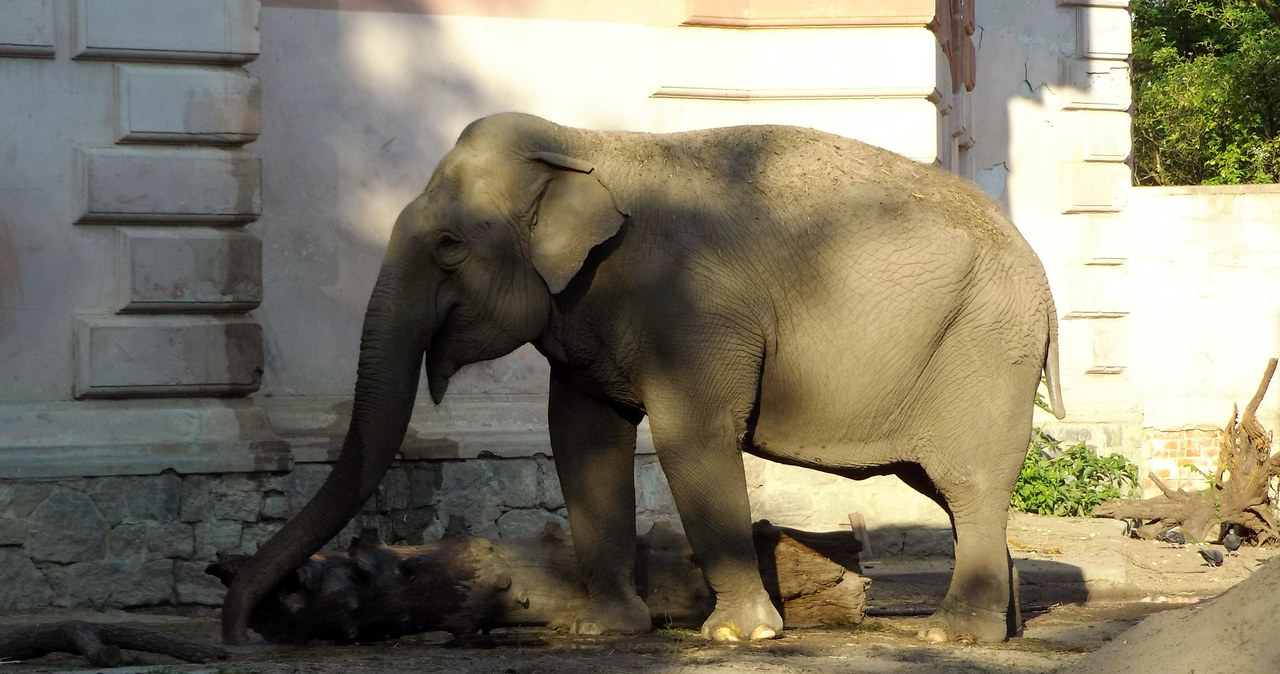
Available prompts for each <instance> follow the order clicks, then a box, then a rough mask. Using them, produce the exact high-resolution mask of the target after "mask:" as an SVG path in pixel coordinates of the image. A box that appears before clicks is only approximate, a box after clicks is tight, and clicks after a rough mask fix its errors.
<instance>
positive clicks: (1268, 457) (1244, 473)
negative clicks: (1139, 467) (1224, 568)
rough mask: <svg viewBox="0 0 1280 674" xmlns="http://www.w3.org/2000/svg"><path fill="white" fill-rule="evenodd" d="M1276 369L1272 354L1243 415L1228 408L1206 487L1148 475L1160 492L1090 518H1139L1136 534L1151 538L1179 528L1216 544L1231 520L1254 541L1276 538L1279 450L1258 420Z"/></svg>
mask: <svg viewBox="0 0 1280 674" xmlns="http://www.w3.org/2000/svg"><path fill="white" fill-rule="evenodd" d="M1275 371H1276V359H1275V358H1272V359H1271V360H1270V361H1268V363H1267V367H1266V371H1265V372H1264V373H1263V376H1262V381H1261V382H1260V383H1259V384H1258V389H1257V391H1256V392H1255V393H1254V395H1253V398H1252V399H1251V400H1250V401H1249V404H1248V405H1247V406H1246V407H1245V409H1244V413H1243V414H1240V413H1239V410H1238V408H1237V407H1234V406H1233V407H1232V410H1231V420H1230V421H1228V422H1227V425H1226V426H1224V427H1223V429H1222V434H1221V437H1219V439H1218V462H1217V465H1218V468H1217V470H1216V471H1215V472H1214V474H1213V475H1211V476H1207V477H1208V480H1207V481H1208V483H1209V486H1208V487H1207V488H1206V489H1203V490H1200V491H1192V492H1188V491H1185V490H1183V489H1176V490H1175V489H1170V488H1169V487H1168V486H1167V485H1165V484H1164V482H1162V481H1161V480H1160V478H1159V477H1157V476H1156V475H1155V474H1154V473H1152V474H1151V475H1150V477H1151V479H1152V481H1153V482H1155V484H1156V486H1157V487H1159V489H1160V491H1161V495H1160V496H1157V497H1154V498H1149V499H1141V500H1138V499H1123V500H1114V501H1107V502H1106V503H1102V504H1099V505H1098V506H1097V507H1096V508H1094V509H1093V516H1094V517H1113V518H1116V519H1136V520H1140V521H1141V522H1142V524H1140V525H1139V526H1138V527H1136V528H1135V529H1133V531H1134V533H1135V534H1136V535H1137V536H1138V537H1139V538H1148V539H1150V538H1155V537H1156V536H1158V535H1160V534H1161V533H1163V532H1165V531H1168V530H1170V529H1173V528H1175V527H1178V528H1180V529H1181V531H1182V534H1183V536H1184V537H1185V538H1186V539H1187V540H1188V541H1193V542H1217V541H1219V540H1221V537H1222V535H1223V534H1224V533H1225V528H1226V525H1230V524H1236V525H1240V526H1243V527H1244V528H1245V529H1247V530H1248V532H1246V533H1249V537H1250V538H1253V539H1254V540H1255V542H1256V543H1257V544H1258V545H1265V544H1268V543H1272V542H1280V522H1278V521H1277V517H1276V512H1275V509H1274V504H1273V503H1272V502H1271V494H1270V490H1271V483H1272V481H1273V480H1274V479H1276V477H1278V476H1280V454H1275V455H1272V454H1271V434H1270V433H1269V432H1268V431H1267V430H1266V429H1265V428H1263V426H1262V424H1261V423H1259V422H1258V418H1257V411H1258V406H1259V405H1260V404H1261V403H1262V398H1263V396H1265V395H1266V393H1267V387H1268V386H1269V385H1270V383H1271V378H1272V376H1273V375H1274V374H1275Z"/></svg>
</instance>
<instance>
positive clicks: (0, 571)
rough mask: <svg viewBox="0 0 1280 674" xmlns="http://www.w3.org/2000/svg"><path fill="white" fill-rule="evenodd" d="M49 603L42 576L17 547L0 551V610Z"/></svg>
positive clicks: (49, 593) (44, 580) (50, 590)
mask: <svg viewBox="0 0 1280 674" xmlns="http://www.w3.org/2000/svg"><path fill="white" fill-rule="evenodd" d="M51 601H53V590H52V589H51V588H50V587H49V581H48V580H46V579H45V577H44V574H42V573H40V570H39V569H37V568H36V565H35V564H32V563H31V560H30V559H29V558H28V557H27V556H26V555H25V554H23V552H22V550H19V549H17V548H0V609H2V610H5V611H7V610H12V609H25V608H43V607H45V606H48V605H49V602H51Z"/></svg>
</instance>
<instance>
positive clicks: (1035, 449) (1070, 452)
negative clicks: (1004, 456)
mask: <svg viewBox="0 0 1280 674" xmlns="http://www.w3.org/2000/svg"><path fill="white" fill-rule="evenodd" d="M1137 492H1138V467H1137V466H1135V465H1134V464H1132V463H1130V462H1129V460H1128V459H1126V458H1124V457H1123V456H1120V455H1119V454H1111V455H1110V456H1104V457H1100V456H1098V455H1097V454H1095V453H1094V452H1093V450H1091V449H1089V448H1088V447H1086V446H1085V444H1084V443H1083V442H1079V443H1076V444H1074V445H1070V446H1065V447H1064V446H1063V443H1062V442H1060V441H1058V440H1056V439H1054V438H1053V437H1052V436H1050V435H1048V434H1047V433H1044V432H1043V431H1041V430H1040V429H1039V428H1037V429H1034V435H1033V437H1032V440H1031V447H1030V448H1029V451H1028V452H1027V458H1026V461H1024V462H1023V464H1022V473H1021V474H1020V475H1019V476H1018V484H1017V485H1016V486H1014V489H1013V496H1012V497H1011V498H1010V500H1009V502H1010V504H1011V505H1013V507H1014V508H1015V509H1016V510H1020V511H1022V512H1026V513H1035V514H1038V515H1060V516H1067V517H1085V516H1088V515H1089V513H1090V511H1092V510H1093V507H1094V506H1096V505H1098V504H1099V503H1102V502H1103V501H1108V500H1111V499H1115V498H1121V497H1123V496H1136V495H1137Z"/></svg>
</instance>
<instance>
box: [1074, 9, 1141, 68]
mask: <svg viewBox="0 0 1280 674" xmlns="http://www.w3.org/2000/svg"><path fill="white" fill-rule="evenodd" d="M1076 35H1077V36H1078V37H1077V41H1076V42H1077V44H1078V45H1079V49H1078V51H1079V54H1080V56H1081V57H1082V58H1091V59H1097V58H1104V59H1105V58H1110V59H1126V58H1128V57H1129V54H1130V53H1131V52H1132V51H1133V24H1132V23H1131V21H1130V18H1129V10H1128V8H1125V7H1082V8H1080V9H1078V10H1076Z"/></svg>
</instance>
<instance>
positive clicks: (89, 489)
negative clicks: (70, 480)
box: [84, 477, 126, 527]
mask: <svg viewBox="0 0 1280 674" xmlns="http://www.w3.org/2000/svg"><path fill="white" fill-rule="evenodd" d="M125 479H126V478H119V477H97V478H90V479H89V480H88V481H87V482H86V483H85V490H84V491H85V494H87V495H88V496H89V498H91V499H93V503H94V505H96V506H98V512H100V513H102V520H103V521H104V522H106V523H107V525H108V526H113V527H114V526H115V525H117V524H120V523H121V522H123V521H124V518H125V512H126V507H125V501H124V492H125V482H124V481H125Z"/></svg>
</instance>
